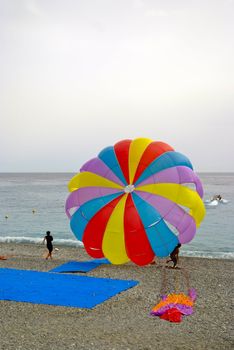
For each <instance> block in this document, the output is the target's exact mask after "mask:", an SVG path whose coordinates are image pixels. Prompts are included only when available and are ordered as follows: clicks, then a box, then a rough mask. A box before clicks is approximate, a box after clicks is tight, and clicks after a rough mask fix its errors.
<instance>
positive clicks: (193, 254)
mask: <svg viewBox="0 0 234 350" xmlns="http://www.w3.org/2000/svg"><path fill="white" fill-rule="evenodd" d="M7 238H9V241H3V240H1V237H0V247H1V245H9V246H10V245H12V246H14V245H17V246H18V245H19V246H31V245H32V246H39V245H40V243H41V241H42V238H35V241H34V242H31V241H30V238H25V242H24V241H19V242H18V241H11V237H7ZM32 239H33V238H32ZM27 240H29V241H27ZM63 241H69V242H72V243H69V244H66V243H64V242H63ZM73 243H74V244H73ZM54 246H55V247H56V246H57V248H58V249H70V248H71V249H84V247H83V245H82V243H81V242H79V241H75V240H74V242H73V241H72V240H69V239H67V240H61V242H60V241H58V240H57V241H54ZM10 249H11V248H10ZM212 254H214V255H212ZM215 254H216V255H215ZM180 256H181V257H184V258H199V259H212V260H214V259H215V260H234V252H214V253H212V252H209V251H201V252H199V251H192V250H191V251H190V250H188V251H186V250H185V251H183V250H182V251H181V253H180ZM89 258H90V257H89Z"/></svg>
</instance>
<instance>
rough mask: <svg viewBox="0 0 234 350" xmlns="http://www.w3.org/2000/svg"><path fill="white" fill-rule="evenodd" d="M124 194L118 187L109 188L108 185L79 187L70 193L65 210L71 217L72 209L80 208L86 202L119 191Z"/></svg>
mask: <svg viewBox="0 0 234 350" xmlns="http://www.w3.org/2000/svg"><path fill="white" fill-rule="evenodd" d="M118 192H119V194H122V193H123V191H122V190H119V189H116V188H108V187H83V188H79V189H78V190H76V191H73V192H71V193H70V194H69V196H68V198H67V201H66V205H65V210H66V214H67V216H68V217H69V218H71V214H70V210H71V209H74V208H75V209H76V210H77V209H78V208H79V207H80V206H81V205H83V204H84V203H86V202H88V201H90V200H92V199H94V198H98V197H102V196H107V195H109V194H114V193H118Z"/></svg>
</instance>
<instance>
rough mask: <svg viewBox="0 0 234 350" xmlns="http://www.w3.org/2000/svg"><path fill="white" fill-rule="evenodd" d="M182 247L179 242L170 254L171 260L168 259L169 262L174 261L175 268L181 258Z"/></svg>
mask: <svg viewBox="0 0 234 350" xmlns="http://www.w3.org/2000/svg"><path fill="white" fill-rule="evenodd" d="M180 247H181V244H180V243H179V244H177V246H176V247H175V249H174V250H173V251H172V252H171V254H170V258H171V259H169V260H167V263H168V262H169V261H172V262H173V264H174V265H173V267H172V268H173V269H174V268H175V267H176V265H177V263H178V260H179V252H180Z"/></svg>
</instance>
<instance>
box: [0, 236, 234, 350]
mask: <svg viewBox="0 0 234 350" xmlns="http://www.w3.org/2000/svg"><path fill="white" fill-rule="evenodd" d="M45 254H46V249H45V246H43V245H41V244H31V245H30V244H13V243H1V244H0V255H5V256H7V260H0V267H1V268H3V267H7V268H14V269H25V270H36V271H49V270H50V269H52V268H54V267H56V266H58V265H61V264H63V263H65V262H68V261H70V260H77V261H84V260H91V258H90V257H89V256H88V255H87V254H86V252H85V250H84V249H82V248H72V247H65V246H59V247H58V250H56V251H54V256H53V260H49V261H48V260H45V258H44V257H45ZM165 263H166V262H165V260H164V259H161V260H156V264H154V265H148V266H144V267H139V266H136V265H134V264H132V263H129V264H126V265H120V266H115V265H102V266H99V267H98V268H96V269H94V270H92V271H91V272H89V273H87V274H86V275H88V276H95V277H103V278H105V277H106V278H117V279H126V280H127V279H131V280H136V281H139V284H138V285H137V286H135V287H133V288H131V289H128V290H127V291H124V292H122V293H120V294H118V295H116V296H114V297H112V298H111V299H109V300H107V301H105V302H104V303H102V304H99V305H97V306H96V307H94V308H93V309H79V308H71V307H61V306H50V305H39V304H31V303H23V302H14V301H6V300H0V310H1V312H0V349H1V350H13V349H14V350H18V349H23V350H39V349H56V350H60V349H66V350H67V349H79V350H92V349H95V350H111V349H112V350H114V349H115V350H122V349H123V350H127V349H129V350H133V349H134V350H138V349H139V350H148V349H164V350H166V349H178V350H179V349H180V350H181V349H212V350H213V349H217V350H220V349H233V348H234V333H233V323H234V322H233V321H234V317H233V308H232V307H233V305H232V304H231V300H232V299H233V285H234V283H233V282H234V281H233V279H234V277H233V270H234V260H218V259H206V258H191V257H190V258H186V257H181V258H180V261H179V267H180V269H178V270H173V269H165ZM165 276H166V278H165ZM165 281H166V282H165ZM188 285H189V287H192V288H195V289H196V291H197V300H196V302H195V307H194V313H193V315H191V316H187V317H184V318H183V321H182V322H181V323H170V322H168V321H165V320H162V319H160V318H158V317H152V316H150V311H151V310H152V308H153V307H154V306H155V305H156V304H157V303H158V302H159V301H160V295H161V293H162V289H163V291H164V292H173V291H174V292H184V293H186V291H187V288H188ZM0 288H1V286H0Z"/></svg>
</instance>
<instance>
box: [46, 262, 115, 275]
mask: <svg viewBox="0 0 234 350" xmlns="http://www.w3.org/2000/svg"><path fill="white" fill-rule="evenodd" d="M103 264H110V262H109V260H107V259H94V260H90V261H69V262H67V263H65V264H63V265H60V266H57V267H55V268H54V269H52V270H50V271H49V272H61V273H63V272H89V271H91V270H93V269H96V267H98V266H100V265H103Z"/></svg>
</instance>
